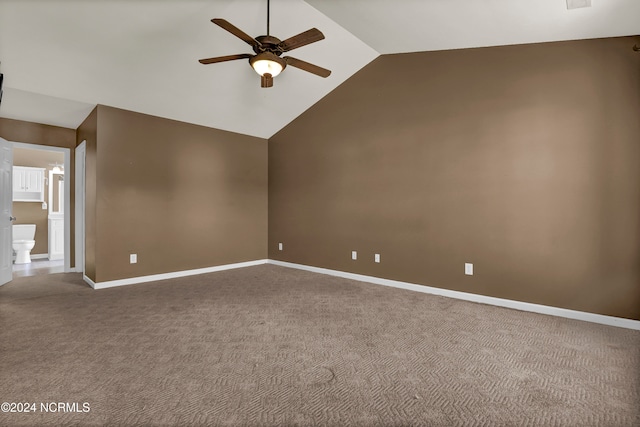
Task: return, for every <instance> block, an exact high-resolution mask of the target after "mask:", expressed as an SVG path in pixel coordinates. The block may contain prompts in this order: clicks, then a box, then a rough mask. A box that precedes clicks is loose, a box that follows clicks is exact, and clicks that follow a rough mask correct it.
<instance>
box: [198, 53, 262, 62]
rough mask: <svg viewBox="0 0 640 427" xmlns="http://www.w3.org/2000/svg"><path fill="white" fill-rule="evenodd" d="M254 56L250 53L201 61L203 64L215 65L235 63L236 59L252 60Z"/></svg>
mask: <svg viewBox="0 0 640 427" xmlns="http://www.w3.org/2000/svg"><path fill="white" fill-rule="evenodd" d="M252 56H253V55H251V54H248V53H240V54H238V55H228V56H216V57H215V58H207V59H200V60H199V61H198V62H200V63H201V64H214V63H216V62H225V61H233V60H234V59H244V58H251V57H252Z"/></svg>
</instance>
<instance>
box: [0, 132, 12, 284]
mask: <svg viewBox="0 0 640 427" xmlns="http://www.w3.org/2000/svg"><path fill="white" fill-rule="evenodd" d="M12 167H13V144H11V143H10V142H8V141H6V140H4V139H2V138H0V285H4V284H5V283H7V282H10V281H11V279H12V272H11V253H12V252H13V250H12V246H11V242H12V240H13V239H12V237H11V236H12V229H11V221H12V220H13V218H12V216H11V213H12V210H11V208H12V203H13V200H12V199H13V197H12V194H13V190H12V186H11V181H12V178H13V173H12V171H11V168H12Z"/></svg>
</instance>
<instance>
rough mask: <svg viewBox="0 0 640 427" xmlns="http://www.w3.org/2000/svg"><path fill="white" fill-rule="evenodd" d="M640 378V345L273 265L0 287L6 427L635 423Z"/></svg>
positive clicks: (603, 329)
mask: <svg viewBox="0 0 640 427" xmlns="http://www.w3.org/2000/svg"><path fill="white" fill-rule="evenodd" d="M639 376H640V331H633V330H628V329H621V328H614V327H608V326H602V325H596V324H590V323H585V322H580V321H574V320H568V319H562V318H555V317H550V316H544V315H538V314H533V313H526V312H519V311H515V310H509V309H504V308H498V307H493V306H487V305H481V304H474V303H470V302H464V301H458V300H453V299H448V298H444V297H438V296H432V295H427V294H422V293H416V292H411V291H405V290H400V289H394V288H388V287H384V286H377V285H372V284H366V283H360V282H355V281H350V280H346V279H341V278H336V277H330V276H323V275H319V274H315V273H309V272H305V271H298V270H293V269H288V268H284V267H277V266H273V265H262V266H256V267H249V268H244V269H238V270H229V271H223V272H218V273H212V274H206V275H200V276H192V277H187V278H181V279H172V280H166V281H161V282H156V283H149V284H139V285H132V286H124V287H119V288H111V289H103V290H98V291H94V290H92V289H91V288H89V287H88V286H87V285H85V284H84V283H83V282H82V280H81V278H80V275H79V274H55V275H50V276H36V277H29V278H16V279H14V281H13V282H11V283H9V284H8V285H6V286H4V287H1V288H0V402H29V403H36V412H35V413H0V425H2V426H19V425H56V426H67V425H110V426H117V425H139V426H152V425H162V426H173V425H176V426H188V425H203V426H204V425H207V426H295V425H298V426H307V425H308V426H313V425H322V426H342V425H344V426H409V425H411V426H417V425H424V426H456V425H465V426H467V425H469V426H474V425H478V426H480V425H482V426H485V425H499V426H547V425H548V426H565V425H566V426H607V427H609V426H634V425H635V426H638V425H640V409H639V405H640V403H639V402H640V382H639V379H638V378H639ZM58 402H63V403H69V405H68V407H64V408H66V409H68V410H71V411H73V412H65V411H64V410H62V411H57V412H55V413H51V412H49V413H47V412H42V407H41V406H40V404H41V403H45V404H47V405H48V406H46V407H47V408H49V409H51V407H52V406H51V405H49V404H50V403H55V404H56V405H57V403H58ZM84 402H87V403H88V407H83V403H84ZM74 403H75V404H77V405H75V406H74ZM76 406H77V408H76ZM15 408H17V406H16V407H15ZM64 408H63V409H64ZM53 409H59V408H58V407H57V406H53ZM83 409H85V410H86V409H89V410H88V412H82V410H83ZM75 411H79V412H75Z"/></svg>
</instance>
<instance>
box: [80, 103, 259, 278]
mask: <svg viewBox="0 0 640 427" xmlns="http://www.w3.org/2000/svg"><path fill="white" fill-rule="evenodd" d="M92 120H93V119H92ZM92 126H94V124H93V122H92V123H91V124H87V126H86V127H87V128H91V129H92ZM92 132H93V130H91V131H88V133H92ZM87 142H88V143H89V145H88V147H87V164H86V168H87V221H86V225H85V227H86V228H87V264H88V265H89V264H90V263H91V262H93V263H94V264H95V271H94V272H92V274H93V276H89V277H92V279H94V280H95V281H96V282H104V281H108V280H116V279H122V278H129V277H137V276H145V275H151V274H159V273H166V272H173V271H182V270H189V269H196V268H204V267H211V266H215V265H222V264H229V263H236V262H243V261H252V260H256V259H264V258H266V256H267V142H266V141H265V140H263V139H259V138H255V137H250V136H245V135H240V134H235V133H231V132H225V131H221V130H216V129H211V128H205V127H201V126H196V125H191V124H187V123H182V122H176V121H172V120H167V119H162V118H158V117H153V116H148V115H144V114H139V113H133V112H129V111H124V110H119V109H115V108H110V107H106V106H101V105H100V106H98V108H97V138H96V143H95V144H94V143H93V142H90V141H89V138H87ZM93 146H95V151H93V150H94V148H92V147H93ZM93 177H95V181H94V182H95V184H90V183H89V181H91V180H92V179H93ZM92 185H95V192H94V194H95V197H96V199H95V201H94V200H91V199H90V196H89V194H90V193H91V189H90V186H92ZM94 203H95V214H94V213H93V206H92V205H93V204H94ZM90 212H92V213H90ZM91 215H94V218H95V219H93V218H92V219H90V218H89V216H91ZM92 244H95V255H92V254H91V249H89V247H90V246H91V245H92ZM130 253H136V254H138V263H137V264H129V254H130ZM87 271H90V269H89V268H87Z"/></svg>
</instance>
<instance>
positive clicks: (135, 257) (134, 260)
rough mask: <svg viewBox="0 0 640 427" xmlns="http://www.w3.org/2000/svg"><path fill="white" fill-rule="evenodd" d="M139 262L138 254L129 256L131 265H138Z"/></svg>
mask: <svg viewBox="0 0 640 427" xmlns="http://www.w3.org/2000/svg"><path fill="white" fill-rule="evenodd" d="M137 262H138V254H129V264H136V263H137Z"/></svg>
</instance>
